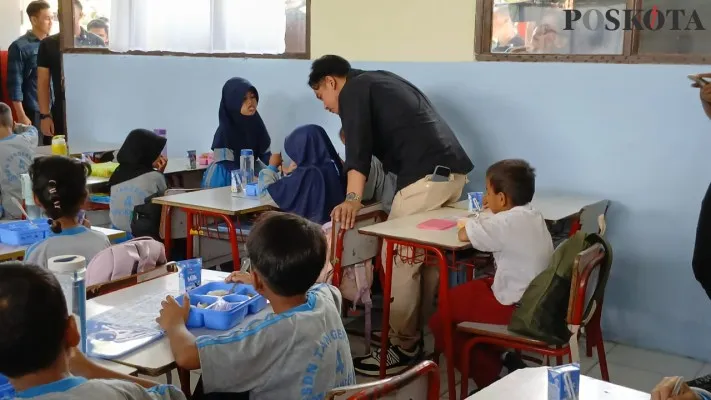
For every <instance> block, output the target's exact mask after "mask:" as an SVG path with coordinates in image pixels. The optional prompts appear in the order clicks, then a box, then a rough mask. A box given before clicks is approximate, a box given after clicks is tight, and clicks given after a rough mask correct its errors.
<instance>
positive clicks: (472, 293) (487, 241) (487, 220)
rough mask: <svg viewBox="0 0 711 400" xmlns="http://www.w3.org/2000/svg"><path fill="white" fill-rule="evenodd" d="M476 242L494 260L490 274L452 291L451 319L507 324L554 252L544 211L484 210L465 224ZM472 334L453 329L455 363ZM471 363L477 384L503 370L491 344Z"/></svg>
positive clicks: (433, 324)
mask: <svg viewBox="0 0 711 400" xmlns="http://www.w3.org/2000/svg"><path fill="white" fill-rule="evenodd" d="M465 229H466V232H467V236H468V237H469V241H471V243H472V246H473V247H474V248H475V249H477V250H480V251H485V252H491V253H492V254H493V256H494V260H495V262H496V274H495V275H494V278H493V280H492V279H477V280H474V281H471V282H468V283H465V284H463V285H460V286H457V287H455V288H453V289H451V290H450V293H449V296H450V301H449V304H450V312H451V318H452V322H453V323H454V324H458V323H460V322H479V323H487V324H496V325H507V324H508V323H509V321H510V320H511V316H512V314H513V312H514V310H515V309H516V303H517V302H518V301H519V300H521V297H522V296H523V293H524V292H525V291H526V289H527V288H528V285H529V284H530V283H531V281H533V279H534V278H535V277H536V276H538V275H539V274H540V273H541V272H543V271H544V270H545V269H546V268H547V267H548V264H549V262H550V259H551V256H552V255H553V240H552V239H551V235H550V233H549V232H548V227H547V226H546V222H545V219H544V218H543V215H542V214H541V213H540V212H538V211H536V210H534V209H533V208H531V206H530V205H525V206H519V207H514V208H512V209H510V210H508V211H502V212H500V213H497V214H491V213H490V212H482V213H480V214H479V215H478V216H476V217H474V218H471V219H470V220H469V221H467V224H466V226H465ZM429 326H430V328H431V329H432V332H433V334H434V337H435V346H436V348H437V349H440V350H441V349H443V348H444V340H451V338H444V332H443V328H442V322H441V316H440V315H439V312H437V313H436V314H435V315H434V316H433V317H432V319H431V320H430V323H429ZM468 337H469V336H468V335H459V334H456V333H455V337H454V345H455V351H454V354H455V365H459V359H458V358H459V357H458V355H459V354H461V349H462V347H463V344H464V340H466V339H467V338H468ZM474 351H475V352H476V354H475V355H474V356H473V357H472V361H473V362H474V363H476V364H473V365H472V366H471V368H470V371H472V378H473V379H474V381H475V382H476V384H477V387H478V388H480V389H481V388H483V387H486V386H488V385H489V384H491V383H492V382H494V380H496V378H497V377H498V375H499V373H500V372H501V367H502V364H501V353H500V351H499V350H497V349H495V348H490V347H483V346H479V347H477V348H475V349H474Z"/></svg>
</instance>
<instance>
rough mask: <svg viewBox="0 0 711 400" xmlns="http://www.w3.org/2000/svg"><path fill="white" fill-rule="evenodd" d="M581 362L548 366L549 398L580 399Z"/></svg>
mask: <svg viewBox="0 0 711 400" xmlns="http://www.w3.org/2000/svg"><path fill="white" fill-rule="evenodd" d="M579 393H580V364H569V365H561V366H559V367H551V368H548V400H578V398H579Z"/></svg>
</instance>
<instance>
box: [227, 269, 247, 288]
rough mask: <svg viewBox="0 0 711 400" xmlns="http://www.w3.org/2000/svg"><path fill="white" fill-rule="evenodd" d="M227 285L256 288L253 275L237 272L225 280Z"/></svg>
mask: <svg viewBox="0 0 711 400" xmlns="http://www.w3.org/2000/svg"><path fill="white" fill-rule="evenodd" d="M225 282H227V283H244V284H245V285H252V286H254V281H252V274H250V273H248V272H242V271H235V272H233V273H231V274H229V275H228V276H227V278H225Z"/></svg>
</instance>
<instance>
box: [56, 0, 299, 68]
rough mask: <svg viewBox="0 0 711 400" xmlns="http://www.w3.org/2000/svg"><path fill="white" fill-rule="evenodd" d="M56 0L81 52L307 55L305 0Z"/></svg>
mask: <svg viewBox="0 0 711 400" xmlns="http://www.w3.org/2000/svg"><path fill="white" fill-rule="evenodd" d="M60 1H62V2H63V4H66V5H65V7H67V8H68V7H69V4H72V8H73V9H74V12H75V17H76V18H74V23H75V26H77V28H75V32H74V35H75V40H74V46H71V47H73V48H74V49H76V48H82V49H81V50H80V51H81V52H107V51H110V52H116V53H125V52H133V53H155V52H167V53H180V54H225V55H230V54H231V55H256V56H272V57H289V58H308V46H307V39H308V38H307V32H308V29H307V22H308V18H307V13H308V9H309V7H308V3H309V0H199V1H196V0H149V1H147V0H138V1H136V0H60ZM92 33H93V34H92ZM94 34H95V35H98V36H100V37H101V39H102V40H101V41H97V40H96V37H95V36H94ZM107 49H108V50H107ZM67 50H68V51H69V52H72V51H74V52H76V50H73V49H67Z"/></svg>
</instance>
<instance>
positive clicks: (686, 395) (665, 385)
mask: <svg viewBox="0 0 711 400" xmlns="http://www.w3.org/2000/svg"><path fill="white" fill-rule="evenodd" d="M680 379H683V378H681V377H680V376H672V377H666V378H664V379H662V381H661V382H659V384H658V385H657V387H655V388H654V390H653V391H652V400H701V397H699V395H698V394H696V392H694V391H693V390H691V389H690V388H689V386H687V384H686V383H682V384H681V390H680V391H679V394H678V395H676V396H672V392H673V391H674V386H676V384H677V382H678V381H679V380H680Z"/></svg>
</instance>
